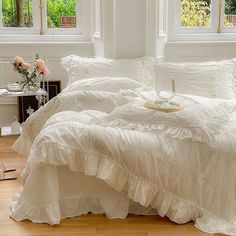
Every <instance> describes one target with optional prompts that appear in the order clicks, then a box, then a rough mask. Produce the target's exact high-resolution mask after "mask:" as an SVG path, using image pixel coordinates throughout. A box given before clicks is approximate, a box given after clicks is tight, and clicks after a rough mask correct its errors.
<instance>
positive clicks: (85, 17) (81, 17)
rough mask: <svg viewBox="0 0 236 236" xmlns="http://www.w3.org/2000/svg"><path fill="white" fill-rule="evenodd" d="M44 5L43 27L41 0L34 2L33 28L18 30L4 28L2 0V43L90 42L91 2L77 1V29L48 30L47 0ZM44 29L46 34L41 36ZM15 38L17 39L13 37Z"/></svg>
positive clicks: (0, 31)
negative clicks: (41, 21)
mask: <svg viewBox="0 0 236 236" xmlns="http://www.w3.org/2000/svg"><path fill="white" fill-rule="evenodd" d="M42 3H43V11H42V16H43V25H42V27H41V23H40V19H41V18H40V14H41V13H40V8H39V6H40V0H33V1H32V4H33V6H32V8H33V9H32V12H33V27H32V28H16V27H12V28H11V27H3V26H2V14H1V12H2V1H1V0H0V42H6V41H7V42H18V41H19V42H21V41H23V42H28V41H29V42H35V41H56V42H57V41H58V42H60V41H63V42H65V41H88V40H89V39H90V18H91V17H90V16H91V15H90V14H91V1H90V0H77V1H76V14H77V15H76V28H47V8H46V0H42ZM42 29H43V32H44V34H43V35H40V31H41V30H42ZM12 36H15V37H12Z"/></svg>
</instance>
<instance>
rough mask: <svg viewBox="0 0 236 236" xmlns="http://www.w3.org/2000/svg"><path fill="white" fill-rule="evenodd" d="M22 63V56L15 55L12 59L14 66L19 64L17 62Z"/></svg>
mask: <svg viewBox="0 0 236 236" xmlns="http://www.w3.org/2000/svg"><path fill="white" fill-rule="evenodd" d="M22 63H24V60H23V58H22V57H20V56H16V57H15V58H14V59H13V64H15V65H16V66H19V64H22Z"/></svg>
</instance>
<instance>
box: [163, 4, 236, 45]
mask: <svg viewBox="0 0 236 236" xmlns="http://www.w3.org/2000/svg"><path fill="white" fill-rule="evenodd" d="M219 1H222V8H221V12H220V13H221V14H220V19H219ZM180 4H181V0H176V1H174V2H173V0H169V4H168V6H169V7H168V40H169V41H211V40H212V41H216V40H221V41H235V36H236V26H233V27H225V26H224V12H225V0H211V4H212V9H211V19H210V20H211V25H210V27H199V28H194V27H189V28H188V27H181V26H180V12H181V11H180ZM171 16H172V17H171ZM219 20H220V33H219V32H217V29H218V26H219Z"/></svg>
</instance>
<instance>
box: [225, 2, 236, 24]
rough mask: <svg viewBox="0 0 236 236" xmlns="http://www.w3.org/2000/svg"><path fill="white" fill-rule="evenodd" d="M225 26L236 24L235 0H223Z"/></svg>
mask: <svg viewBox="0 0 236 236" xmlns="http://www.w3.org/2000/svg"><path fill="white" fill-rule="evenodd" d="M224 25H225V26H227V27H232V26H236V0H225V22H224Z"/></svg>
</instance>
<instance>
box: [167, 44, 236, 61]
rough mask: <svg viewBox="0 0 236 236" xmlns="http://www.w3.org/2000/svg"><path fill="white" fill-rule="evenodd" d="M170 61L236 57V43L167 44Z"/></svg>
mask: <svg viewBox="0 0 236 236" xmlns="http://www.w3.org/2000/svg"><path fill="white" fill-rule="evenodd" d="M165 56H166V58H165V59H166V60H168V61H175V62H179V61H209V60H223V59H230V58H235V57H236V42H182V43H181V42H170V43H167V44H166V48H165Z"/></svg>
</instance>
